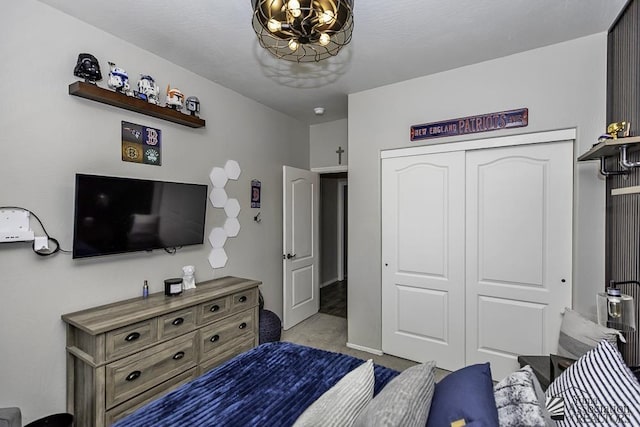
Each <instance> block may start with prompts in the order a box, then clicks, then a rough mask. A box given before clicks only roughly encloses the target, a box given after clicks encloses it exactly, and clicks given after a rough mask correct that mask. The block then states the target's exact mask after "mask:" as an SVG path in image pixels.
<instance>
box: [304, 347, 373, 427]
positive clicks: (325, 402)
mask: <svg viewBox="0 0 640 427" xmlns="http://www.w3.org/2000/svg"><path fill="white" fill-rule="evenodd" d="M374 382H375V376H374V374H373V360H371V359H369V360H367V361H366V362H364V363H363V364H362V365H360V366H358V367H357V368H356V369H354V370H353V371H351V372H349V373H348V374H347V375H345V376H344V377H342V379H340V381H338V382H337V383H336V384H335V385H334V386H333V387H331V388H330V389H329V390H327V391H326V392H325V393H324V394H323V395H322V396H320V397H319V398H318V399H317V400H316V401H315V402H313V403H312V404H311V405H310V406H309V407H308V408H307V409H305V411H304V412H303V413H302V415H300V417H298V419H297V420H296V422H295V424H294V427H311V426H317V427H350V426H352V425H353V423H354V422H355V420H356V418H357V417H358V414H360V412H361V411H362V410H363V409H364V407H365V406H367V404H368V403H369V401H371V399H372V398H373V386H374Z"/></svg>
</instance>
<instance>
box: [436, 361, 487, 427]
mask: <svg viewBox="0 0 640 427" xmlns="http://www.w3.org/2000/svg"><path fill="white" fill-rule="evenodd" d="M461 419H464V420H465V422H466V424H467V425H469V424H470V423H475V422H477V424H478V425H485V426H497V425H499V422H498V409H497V408H496V400H495V398H494V396H493V381H492V380H491V368H490V367H489V364H488V363H482V364H477V365H471V366H467V367H465V368H462V369H459V370H457V371H455V372H452V373H450V374H449V375H447V376H446V377H444V378H443V379H442V380H441V381H440V382H439V383H437V384H436V388H435V392H434V393H433V401H432V403H431V410H430V411H429V419H428V420H427V427H443V426H450V425H451V423H452V422H454V421H458V420H461ZM474 425H476V424H474Z"/></svg>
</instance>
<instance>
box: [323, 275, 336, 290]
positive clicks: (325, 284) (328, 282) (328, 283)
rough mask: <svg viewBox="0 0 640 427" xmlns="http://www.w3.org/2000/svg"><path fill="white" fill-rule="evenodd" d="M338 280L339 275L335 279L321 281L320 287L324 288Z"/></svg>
mask: <svg viewBox="0 0 640 427" xmlns="http://www.w3.org/2000/svg"><path fill="white" fill-rule="evenodd" d="M337 281H338V278H337V277H336V278H335V279H331V280H327V281H326V282H322V283H320V287H321V288H324V287H325V286H329V285H330V284H332V283H335V282H337Z"/></svg>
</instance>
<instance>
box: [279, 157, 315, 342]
mask: <svg viewBox="0 0 640 427" xmlns="http://www.w3.org/2000/svg"><path fill="white" fill-rule="evenodd" d="M282 177H283V179H282V181H283V214H282V217H283V226H282V227H283V243H282V248H283V255H282V268H283V297H284V304H283V307H284V308H283V321H282V323H283V328H284V329H289V328H291V327H292V326H294V325H296V324H298V323H300V322H302V321H303V320H304V319H306V318H308V317H310V316H312V315H314V314H315V313H317V312H318V310H319V309H320V285H319V283H318V282H319V271H318V253H319V241H318V231H319V225H318V217H319V212H320V211H319V202H320V196H319V194H320V193H319V191H320V185H319V175H318V174H317V173H314V172H310V171H308V170H303V169H296V168H292V167H290V166H283V167H282Z"/></svg>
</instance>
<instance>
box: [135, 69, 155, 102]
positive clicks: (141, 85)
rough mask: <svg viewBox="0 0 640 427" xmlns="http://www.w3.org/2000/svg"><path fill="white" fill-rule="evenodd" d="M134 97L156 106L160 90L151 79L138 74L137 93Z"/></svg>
mask: <svg viewBox="0 0 640 427" xmlns="http://www.w3.org/2000/svg"><path fill="white" fill-rule="evenodd" d="M136 95H137V97H138V98H140V99H144V100H145V101H147V102H149V103H150V104H155V105H158V104H159V101H158V95H160V88H159V87H158V85H157V84H156V81H155V80H154V79H153V77H151V76H149V75H145V74H140V80H138V91H137V92H136Z"/></svg>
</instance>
